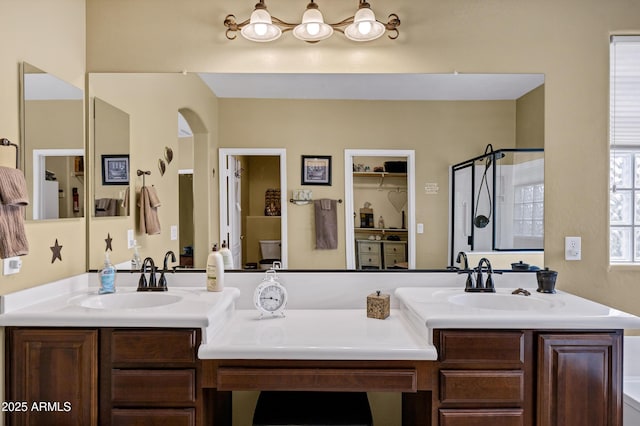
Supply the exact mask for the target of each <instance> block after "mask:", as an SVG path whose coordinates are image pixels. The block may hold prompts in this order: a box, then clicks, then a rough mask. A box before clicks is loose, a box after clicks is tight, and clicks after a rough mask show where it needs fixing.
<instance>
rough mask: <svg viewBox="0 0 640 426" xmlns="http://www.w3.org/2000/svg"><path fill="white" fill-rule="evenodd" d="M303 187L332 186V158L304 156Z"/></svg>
mask: <svg viewBox="0 0 640 426" xmlns="http://www.w3.org/2000/svg"><path fill="white" fill-rule="evenodd" d="M301 175H302V185H327V186H331V156H330V155H303V156H302V173H301Z"/></svg>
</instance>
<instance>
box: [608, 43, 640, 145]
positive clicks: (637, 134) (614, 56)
mask: <svg viewBox="0 0 640 426" xmlns="http://www.w3.org/2000/svg"><path fill="white" fill-rule="evenodd" d="M610 65H611V68H610V69H611V71H610V75H611V81H610V85H611V86H610V94H611V95H610V96H611V99H610V121H609V124H610V135H609V136H610V138H609V140H610V143H611V145H612V147H616V146H639V147H640V36H614V37H612V38H611V64H610Z"/></svg>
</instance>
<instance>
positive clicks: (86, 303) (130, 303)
mask: <svg viewBox="0 0 640 426" xmlns="http://www.w3.org/2000/svg"><path fill="white" fill-rule="evenodd" d="M181 300H182V296H178V295H175V294H167V293H152V292H142V293H112V294H100V295H96V294H94V295H91V296H80V297H76V298H74V299H72V300H71V302H72V303H74V304H76V305H78V306H82V307H83V308H90V309H146V308H156V307H158V306H166V305H171V304H173V303H177V302H179V301H181Z"/></svg>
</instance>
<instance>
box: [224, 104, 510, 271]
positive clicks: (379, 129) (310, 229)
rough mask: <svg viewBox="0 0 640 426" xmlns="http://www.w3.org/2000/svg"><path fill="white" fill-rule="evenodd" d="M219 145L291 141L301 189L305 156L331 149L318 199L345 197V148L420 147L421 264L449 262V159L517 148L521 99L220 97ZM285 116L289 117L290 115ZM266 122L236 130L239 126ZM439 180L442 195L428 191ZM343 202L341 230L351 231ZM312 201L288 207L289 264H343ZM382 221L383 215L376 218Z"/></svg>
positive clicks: (290, 164) (290, 156) (291, 180)
mask: <svg viewBox="0 0 640 426" xmlns="http://www.w3.org/2000/svg"><path fill="white" fill-rule="evenodd" d="M219 102H220V144H221V147H224V148H239V147H246V148H267V147H270V148H273V147H277V148H285V149H286V150H287V187H288V191H289V193H288V194H287V199H288V198H290V196H291V190H293V189H297V188H301V187H302V186H301V182H300V157H301V155H330V156H331V157H332V169H333V173H332V175H333V176H332V185H331V186H307V187H305V188H306V189H311V190H312V191H313V197H314V199H319V198H333V199H338V198H342V199H344V198H345V192H344V190H345V188H344V149H345V148H349V149H388V148H395V149H413V150H415V151H416V188H417V193H416V220H417V222H419V223H420V222H421V223H424V224H425V232H424V234H420V235H417V236H416V245H417V247H416V253H417V254H418V256H417V259H416V266H417V267H418V268H444V267H445V266H446V265H447V261H448V257H447V244H448V213H449V204H448V203H449V198H448V180H449V177H448V176H449V175H448V173H449V165H451V164H455V163H458V162H460V161H463V160H466V159H468V158H471V157H474V156H477V155H481V154H482V153H483V152H484V149H485V146H486V145H487V144H488V143H492V144H493V146H494V147H496V149H497V148H498V147H500V148H513V147H515V116H516V109H515V101H489V102H478V101H470V102H437V101H434V102H422V101H411V102H395V101H394V102H391V101H307V100H257V99H252V100H243V99H220V101H219ZM283 117H286V119H283ZM242 128H246V129H260V132H259V133H258V132H245V133H244V134H243V137H242V138H241V139H239V138H238V137H237V132H238V129H242ZM427 182H429V183H438V185H439V187H440V192H439V193H438V194H437V195H427V194H425V193H424V190H423V188H424V184H425V183H427ZM345 208H347V206H345V205H344V204H340V205H339V206H338V209H339V214H338V234H339V235H344V218H345V214H344V209H345ZM311 209H312V208H311V207H310V206H291V208H289V209H288V211H287V214H288V217H287V222H288V231H289V235H290V238H289V267H290V268H294V269H295V268H322V269H326V268H334V269H335V268H344V267H345V266H346V263H345V241H344V238H342V239H340V242H339V244H338V249H337V250H315V233H314V232H315V231H314V229H315V225H314V219H313V217H314V216H313V214H312V210H311ZM376 220H377V218H376Z"/></svg>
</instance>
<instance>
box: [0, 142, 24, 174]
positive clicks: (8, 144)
mask: <svg viewBox="0 0 640 426" xmlns="http://www.w3.org/2000/svg"><path fill="white" fill-rule="evenodd" d="M0 146H12V147H14V148H15V149H16V169H19V168H20V148H18V145H16V144H15V143H13V142H11V141H10V140H9V139H7V138H1V139H0Z"/></svg>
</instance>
